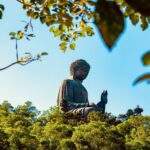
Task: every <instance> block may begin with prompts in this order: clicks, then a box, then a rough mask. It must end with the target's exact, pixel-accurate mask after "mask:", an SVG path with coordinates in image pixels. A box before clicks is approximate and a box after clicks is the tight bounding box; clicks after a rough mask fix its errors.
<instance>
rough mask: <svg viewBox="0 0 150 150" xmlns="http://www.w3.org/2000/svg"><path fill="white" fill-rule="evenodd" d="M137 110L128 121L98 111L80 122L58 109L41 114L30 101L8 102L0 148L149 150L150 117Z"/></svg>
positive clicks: (0, 107) (0, 121) (2, 111)
mask: <svg viewBox="0 0 150 150" xmlns="http://www.w3.org/2000/svg"><path fill="white" fill-rule="evenodd" d="M130 110H131V109H130ZM133 111H134V114H132V115H131V113H130V116H129V117H128V119H126V120H123V119H121V120H120V118H119V117H114V116H113V115H111V114H108V113H106V114H100V113H96V112H95V113H91V114H89V116H88V118H87V119H85V118H84V119H82V118H80V119H79V118H71V117H70V116H69V114H67V113H62V112H61V111H59V109H57V108H50V109H49V110H47V111H45V112H43V113H42V114H41V115H39V111H38V110H37V109H36V107H35V106H33V105H32V103H31V102H29V101H27V102H25V103H24V104H23V105H19V106H17V107H13V106H12V105H11V104H10V103H9V102H7V101H4V102H3V103H2V104H0V149H4V150H14V149H15V150H20V149H21V150H25V149H30V150H45V149H47V150H52V149H56V150H70V149H71V150H80V149H83V150H112V149H115V150H134V149H141V150H147V149H149V148H150V132H149V131H150V126H149V123H150V117H149V116H142V115H141V109H140V107H136V108H135V109H134V110H133ZM127 112H129V110H128V111H127ZM127 114H128V113H127Z"/></svg>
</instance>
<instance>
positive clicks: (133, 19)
mask: <svg viewBox="0 0 150 150" xmlns="http://www.w3.org/2000/svg"><path fill="white" fill-rule="evenodd" d="M130 20H131V22H132V24H133V25H136V24H137V23H138V22H139V15H138V14H137V13H133V14H131V15H130Z"/></svg>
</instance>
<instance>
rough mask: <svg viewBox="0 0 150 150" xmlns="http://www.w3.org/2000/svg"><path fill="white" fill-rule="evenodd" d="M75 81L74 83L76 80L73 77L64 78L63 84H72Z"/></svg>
mask: <svg viewBox="0 0 150 150" xmlns="http://www.w3.org/2000/svg"><path fill="white" fill-rule="evenodd" d="M73 83H74V81H73V80H71V79H64V80H63V81H62V85H70V84H73Z"/></svg>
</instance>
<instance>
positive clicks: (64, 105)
mask: <svg viewBox="0 0 150 150" xmlns="http://www.w3.org/2000/svg"><path fill="white" fill-rule="evenodd" d="M60 106H61V109H62V111H65V112H67V111H68V103H67V101H66V100H62V101H61V103H60Z"/></svg>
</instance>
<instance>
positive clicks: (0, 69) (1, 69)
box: [0, 61, 18, 71]
mask: <svg viewBox="0 0 150 150" xmlns="http://www.w3.org/2000/svg"><path fill="white" fill-rule="evenodd" d="M17 63H18V62H17V61H16V62H14V63H11V64H10V65H8V66H6V67H4V68H0V71H3V70H5V69H7V68H9V67H11V66H13V65H15V64H17Z"/></svg>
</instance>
